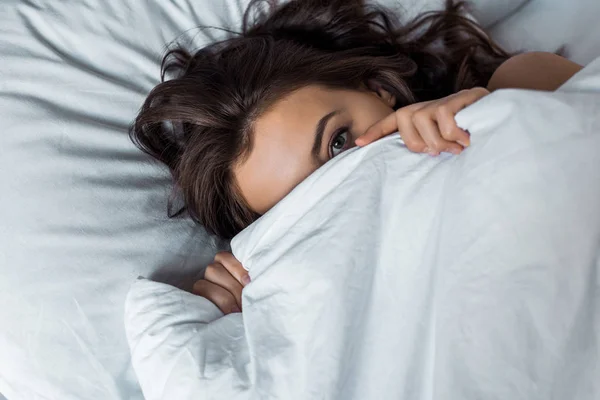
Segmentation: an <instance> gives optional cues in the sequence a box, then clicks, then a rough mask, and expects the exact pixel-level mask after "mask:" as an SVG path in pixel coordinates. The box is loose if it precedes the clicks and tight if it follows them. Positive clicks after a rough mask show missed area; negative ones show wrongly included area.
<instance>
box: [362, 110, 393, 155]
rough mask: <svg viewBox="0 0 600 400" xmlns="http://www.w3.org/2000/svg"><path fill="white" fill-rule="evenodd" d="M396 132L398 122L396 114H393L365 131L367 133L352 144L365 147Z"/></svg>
mask: <svg viewBox="0 0 600 400" xmlns="http://www.w3.org/2000/svg"><path fill="white" fill-rule="evenodd" d="M397 130H398V122H397V120H396V113H395V112H393V113H391V114H390V115H388V116H387V117H385V118H384V119H382V120H381V121H379V122H377V123H375V124H374V125H373V126H371V127H370V128H369V129H367V131H366V132H365V133H364V134H363V135H361V136H359V137H358V138H357V139H356V141H355V142H354V143H355V144H356V145H357V146H360V147H362V146H366V145H368V144H369V143H373V142H374V141H376V140H378V139H381V138H382V137H384V136H387V135H389V134H390V133H394V132H396V131H397Z"/></svg>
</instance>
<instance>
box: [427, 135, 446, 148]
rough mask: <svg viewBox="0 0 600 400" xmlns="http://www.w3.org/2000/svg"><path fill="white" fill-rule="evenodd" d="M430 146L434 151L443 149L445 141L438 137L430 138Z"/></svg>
mask: <svg viewBox="0 0 600 400" xmlns="http://www.w3.org/2000/svg"><path fill="white" fill-rule="evenodd" d="M430 148H433V150H436V151H441V150H444V149H445V148H446V142H445V141H444V140H443V139H442V138H440V137H434V138H432V139H431V146H430Z"/></svg>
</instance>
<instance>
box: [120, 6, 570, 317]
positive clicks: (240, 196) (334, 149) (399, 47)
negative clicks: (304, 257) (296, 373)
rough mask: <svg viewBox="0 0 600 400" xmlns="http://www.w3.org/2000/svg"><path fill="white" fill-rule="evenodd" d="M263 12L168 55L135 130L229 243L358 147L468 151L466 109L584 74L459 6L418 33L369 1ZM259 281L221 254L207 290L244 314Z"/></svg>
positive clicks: (203, 285) (201, 219) (194, 212)
mask: <svg viewBox="0 0 600 400" xmlns="http://www.w3.org/2000/svg"><path fill="white" fill-rule="evenodd" d="M262 3H265V1H260V0H254V1H252V2H251V4H250V6H249V8H248V10H247V11H246V15H245V18H244V24H243V27H242V33H240V34H239V35H237V36H234V37H233V38H231V39H228V40H225V41H223V42H219V43H215V44H212V45H209V46H207V47H205V48H203V49H200V50H199V51H197V52H196V53H195V54H193V55H192V54H190V53H189V52H187V51H186V50H185V49H183V48H179V49H175V50H172V51H171V52H169V53H168V54H167V56H166V57H165V59H164V60H163V65H162V77H163V83H161V84H160V85H158V86H157V87H156V88H155V89H154V90H153V91H152V92H151V93H150V95H149V96H148V98H147V100H146V101H145V103H144V105H143V107H142V109H141V111H140V113H139V115H138V117H137V118H136V120H135V124H134V125H133V127H132V130H131V137H132V139H133V140H134V142H135V143H136V144H137V145H138V146H139V147H140V148H141V149H143V150H144V151H146V152H147V153H148V154H150V155H152V156H153V157H155V158H156V159H158V160H160V161H162V162H164V163H165V164H166V165H167V166H168V167H169V169H170V171H171V173H172V175H173V179H174V181H175V187H176V190H177V192H178V194H179V195H180V196H181V197H182V199H183V201H184V204H185V211H187V212H188V214H189V215H190V216H191V218H192V219H194V220H195V221H196V222H198V223H200V224H202V225H203V226H204V227H205V228H206V229H207V231H209V232H211V233H214V234H216V235H218V236H220V237H223V238H231V237H233V236H234V235H235V234H237V233H238V232H239V231H241V230H242V229H244V228H245V227H246V226H248V225H249V224H251V223H252V222H253V221H254V220H256V219H257V218H258V217H259V216H260V215H262V214H264V213H265V212H267V211H268V210H269V209H270V208H271V207H273V206H274V205H275V204H276V203H277V202H278V201H280V200H281V199H282V198H283V197H284V196H285V195H286V194H288V193H289V192H290V191H291V190H292V189H293V188H294V187H295V186H296V185H298V184H299V183H300V182H302V180H304V179H305V178H306V177H307V176H308V175H310V174H311V173H312V172H314V171H315V170H316V169H317V168H319V167H320V166H321V165H323V164H324V163H326V162H327V161H328V160H330V159H331V158H333V157H335V156H336V155H338V154H340V153H341V152H343V151H345V150H347V149H349V148H351V147H353V146H355V145H358V146H364V145H367V144H368V143H370V142H372V141H374V140H376V139H378V138H380V137H382V136H385V135H387V134H390V133H392V132H396V131H399V132H400V135H401V136H402V138H403V140H404V142H405V143H406V145H407V147H408V148H409V149H410V150H412V151H415V152H425V153H429V154H431V155H433V156H435V155H438V154H439V153H440V152H450V153H453V154H459V153H460V152H462V151H463V150H464V148H465V147H467V146H469V135H468V133H467V132H464V131H462V130H461V129H460V128H458V127H457V126H456V123H455V122H454V115H455V114H456V113H457V112H458V111H459V110H460V109H461V108H464V107H465V106H467V105H469V104H471V103H473V102H475V101H477V100H478V99H480V98H481V97H483V96H485V95H486V94H487V93H489V91H490V90H495V89H499V88H508V87H511V88H529V89H538V90H554V89H556V88H557V87H558V86H560V85H561V84H562V83H563V82H564V81H566V80H567V79H568V78H569V77H571V76H572V75H573V74H574V73H575V72H577V71H578V70H579V69H580V68H581V67H580V66H578V65H577V64H574V63H572V62H570V61H568V60H566V59H564V58H562V57H559V56H557V55H554V54H550V53H529V54H520V55H517V56H514V57H510V56H509V54H507V53H506V52H505V51H503V50H502V49H501V48H500V47H499V46H498V45H496V44H495V43H493V42H492V41H491V39H490V38H489V37H488V36H487V35H486V34H485V33H484V32H483V30H482V29H481V28H480V27H479V26H478V25H477V24H476V23H474V22H472V21H470V20H469V19H467V18H465V17H463V16H462V14H461V10H462V8H463V4H462V3H456V4H455V3H454V2H452V1H450V0H449V1H448V2H447V6H446V9H445V11H442V12H434V13H427V14H424V15H422V16H420V17H418V18H417V19H416V20H414V21H412V22H410V23H408V24H406V25H400V24H399V23H398V21H397V19H396V18H395V17H394V16H393V15H392V14H390V13H388V12H386V11H384V10H381V9H376V8H374V7H372V6H368V5H366V4H364V2H363V1H362V0H331V1H329V2H325V1H322V0H298V1H292V2H289V3H287V4H286V5H283V6H281V7H278V6H276V5H274V4H271V3H273V1H270V2H268V3H269V4H270V5H271V8H270V12H268V13H266V14H265V13H263V14H260V15H259V16H258V18H257V20H256V21H254V22H252V21H251V18H250V16H251V15H253V14H256V13H255V11H256V10H258V5H259V4H262ZM170 72H174V73H175V78H174V79H171V80H168V81H164V77H165V75H166V74H167V73H170ZM249 281H250V280H249V277H248V274H247V272H246V271H245V270H244V269H243V267H242V266H241V265H240V263H239V262H237V260H236V259H235V258H234V257H233V256H232V255H231V254H229V253H219V254H218V255H217V256H216V258H215V262H214V263H213V264H211V265H209V266H208V267H207V269H206V273H205V278H204V279H203V280H201V281H198V282H197V283H196V285H195V287H194V290H195V292H196V293H197V294H199V295H201V296H204V297H206V298H208V299H209V300H211V301H213V302H214V303H215V304H216V305H217V306H218V307H219V308H220V309H221V310H222V311H223V312H224V313H229V312H237V311H240V310H241V291H242V288H243V286H245V285H246V284H247V283H249Z"/></svg>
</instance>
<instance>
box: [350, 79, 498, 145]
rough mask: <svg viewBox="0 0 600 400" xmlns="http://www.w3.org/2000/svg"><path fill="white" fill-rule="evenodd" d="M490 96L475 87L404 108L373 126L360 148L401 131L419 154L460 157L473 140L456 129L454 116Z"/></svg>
mask: <svg viewBox="0 0 600 400" xmlns="http://www.w3.org/2000/svg"><path fill="white" fill-rule="evenodd" d="M489 93H490V92H489V91H488V90H487V89H484V88H481V87H475V88H473V89H468V90H462V91H460V92H458V93H455V94H453V95H450V96H448V97H444V98H443V99H439V100H433V101H426V102H423V103H415V104H411V105H410V106H406V107H402V108H400V109H399V110H397V111H396V112H394V113H392V114H390V115H388V116H387V117H385V118H384V119H382V120H381V121H379V122H377V123H376V124H374V125H373V126H371V127H370V128H369V129H368V130H367V131H366V132H365V133H364V134H363V135H362V136H360V137H359V138H358V139H356V145H357V146H361V147H362V146H366V145H367V144H369V143H372V142H374V141H376V140H378V139H381V138H382V137H384V136H387V135H389V134H391V133H394V132H396V131H398V132H400V136H401V137H402V140H403V141H404V144H405V145H406V147H407V148H408V149H409V150H411V151H414V152H416V153H429V154H430V155H432V156H437V155H439V154H440V153H441V152H448V153H452V154H460V153H461V152H462V151H463V150H464V149H465V147H468V146H469V144H470V136H469V134H468V133H467V132H465V131H463V130H462V129H460V128H459V127H458V126H457V125H456V121H455V120H454V116H455V115H456V113H458V112H459V111H460V110H462V109H463V108H465V107H466V106H468V105H471V104H473V103H474V102H476V101H477V100H479V99H481V98H482V97H484V96H486V95H487V94H489Z"/></svg>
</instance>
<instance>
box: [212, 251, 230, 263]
mask: <svg viewBox="0 0 600 400" xmlns="http://www.w3.org/2000/svg"><path fill="white" fill-rule="evenodd" d="M226 257H227V253H226V252H224V251H220V252H218V253H217V254H215V261H217V262H220V263H222V262H223V260H225V259H226Z"/></svg>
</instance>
